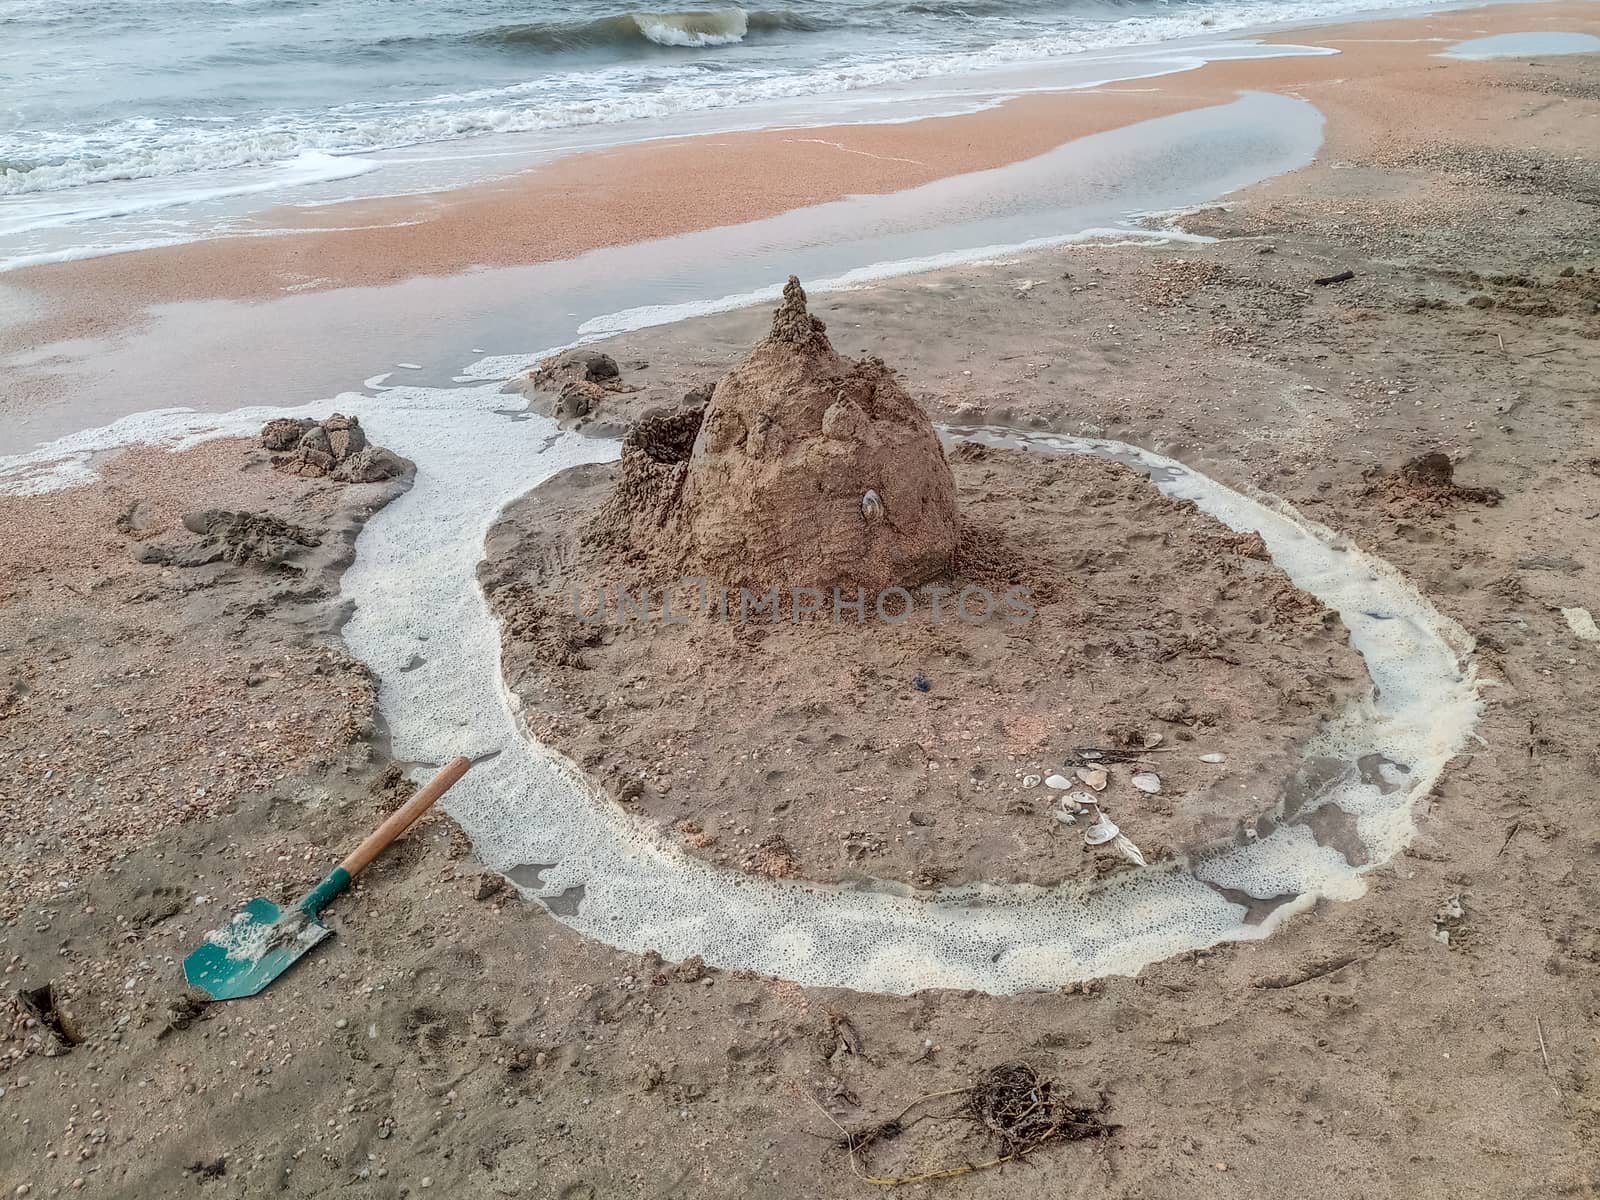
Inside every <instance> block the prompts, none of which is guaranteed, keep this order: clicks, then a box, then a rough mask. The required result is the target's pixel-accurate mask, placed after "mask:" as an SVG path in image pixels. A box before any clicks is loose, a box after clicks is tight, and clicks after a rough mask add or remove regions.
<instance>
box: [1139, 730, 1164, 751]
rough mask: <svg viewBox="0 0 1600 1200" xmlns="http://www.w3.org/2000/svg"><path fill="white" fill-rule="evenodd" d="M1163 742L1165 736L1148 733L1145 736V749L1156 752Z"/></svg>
mask: <svg viewBox="0 0 1600 1200" xmlns="http://www.w3.org/2000/svg"><path fill="white" fill-rule="evenodd" d="M1162 741H1163V735H1162V734H1159V733H1147V734H1145V735H1144V748H1145V749H1146V750H1154V749H1155V748H1156V747H1157V746H1159V745H1161V743H1162Z"/></svg>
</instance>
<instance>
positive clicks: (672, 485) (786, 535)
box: [593, 276, 957, 592]
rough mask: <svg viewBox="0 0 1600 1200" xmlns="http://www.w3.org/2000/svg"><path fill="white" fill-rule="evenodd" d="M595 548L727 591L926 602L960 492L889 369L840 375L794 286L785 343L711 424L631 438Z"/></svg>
mask: <svg viewBox="0 0 1600 1200" xmlns="http://www.w3.org/2000/svg"><path fill="white" fill-rule="evenodd" d="M593 532H594V534H595V536H596V538H597V540H599V541H602V542H604V543H607V544H610V545H613V546H617V547H619V548H624V547H625V548H626V549H627V550H629V551H631V552H633V553H634V554H636V555H638V556H641V557H643V558H646V559H649V560H653V561H655V562H658V563H665V564H672V565H674V566H676V567H679V568H682V569H685V570H693V571H695V572H697V573H698V574H701V575H704V576H705V577H706V578H708V579H710V580H712V581H713V582H714V583H716V584H718V585H721V586H728V587H751V588H755V587H771V586H781V587H787V588H807V587H817V588H829V587H843V588H855V587H861V588H864V589H866V590H867V591H869V592H871V591H875V590H881V589H883V588H887V587H892V586H903V587H914V586H916V585H917V584H920V583H924V582H926V581H928V580H929V579H932V578H934V577H936V576H939V575H941V574H943V573H945V572H946V571H948V570H949V568H950V566H951V564H952V562H953V560H954V557H955V553H956V543H957V528H956V506H955V482H954V480H953V478H952V476H951V474H950V467H949V465H948V464H947V463H946V461H945V456H944V451H943V450H942V448H941V447H940V445H939V439H938V437H937V436H936V435H935V433H934V431H933V425H932V423H931V422H930V421H929V419H928V416H927V414H926V413H925V412H923V410H922V409H921V408H920V407H919V406H918V405H917V404H916V402H915V401H913V400H912V399H911V397H910V396H908V395H907V394H906V392H905V390H904V389H903V388H902V387H901V386H900V384H899V383H898V382H897V381H896V380H895V378H894V375H893V374H892V372H891V371H890V370H889V368H887V367H886V366H884V364H883V363H882V362H881V361H879V360H877V359H873V358H865V359H861V360H859V361H857V362H850V361H848V360H845V359H841V358H840V357H839V356H838V355H837V354H836V353H835V352H834V349H833V346H832V345H831V344H830V343H829V341H828V338H827V335H826V332H825V327H824V325H823V323H822V322H821V321H820V320H818V319H816V318H815V317H812V316H811V315H810V314H809V313H808V312H807V311H806V294H805V291H804V290H803V289H802V288H801V286H800V281H799V280H798V279H795V278H794V277H792V276H791V277H790V279H789V283H788V286H787V287H785V288H784V292H783V303H782V305H780V306H779V308H778V310H777V312H776V313H775V314H774V316H773V321H772V331H771V333H770V334H768V336H767V337H766V338H765V339H764V340H763V341H762V342H761V343H760V344H758V345H757V346H756V348H755V349H754V351H752V353H751V355H750V357H749V358H748V359H747V360H746V361H745V362H744V363H742V364H741V365H739V366H738V367H735V368H734V369H733V370H732V371H730V372H729V373H728V374H727V375H726V376H725V377H724V378H723V379H722V381H721V382H720V383H718V384H717V387H716V390H715V391H714V392H713V393H712V396H711V399H710V402H709V403H708V404H707V405H706V407H705V409H704V411H703V412H701V411H698V410H695V409H693V408H689V409H680V410H677V411H663V410H656V411H652V412H651V413H649V414H647V415H646V417H645V418H644V419H643V420H642V421H641V422H640V423H639V424H638V425H636V426H635V428H634V429H633V430H631V431H630V433H629V436H628V438H627V440H626V441H625V443H624V453H623V461H622V477H621V480H620V482H619V485H618V488H617V491H616V493H615V494H614V496H613V497H612V500H611V501H610V502H609V503H608V504H607V505H606V507H605V509H604V511H603V513H602V514H601V517H600V519H599V521H598V522H597V523H596V526H595V529H594V531H593Z"/></svg>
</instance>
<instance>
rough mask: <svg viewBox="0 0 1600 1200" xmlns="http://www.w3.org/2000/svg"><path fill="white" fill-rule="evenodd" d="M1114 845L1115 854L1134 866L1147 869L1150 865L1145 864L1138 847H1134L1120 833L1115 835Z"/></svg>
mask: <svg viewBox="0 0 1600 1200" xmlns="http://www.w3.org/2000/svg"><path fill="white" fill-rule="evenodd" d="M1116 845H1117V853H1119V854H1121V855H1122V857H1123V858H1125V859H1127V860H1128V861H1129V862H1131V863H1132V864H1133V865H1134V866H1136V867H1148V866H1149V865H1150V864H1149V863H1147V862H1145V860H1144V855H1143V854H1142V853H1140V851H1139V847H1137V846H1135V845H1134V844H1133V843H1132V842H1130V841H1129V840H1128V839H1127V838H1125V837H1123V836H1122V835H1121V834H1120V833H1119V834H1118V835H1117V842H1116Z"/></svg>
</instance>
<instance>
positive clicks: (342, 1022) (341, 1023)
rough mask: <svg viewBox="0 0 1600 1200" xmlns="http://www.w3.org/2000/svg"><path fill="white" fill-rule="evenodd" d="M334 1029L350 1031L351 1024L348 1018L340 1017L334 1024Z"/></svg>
mask: <svg viewBox="0 0 1600 1200" xmlns="http://www.w3.org/2000/svg"><path fill="white" fill-rule="evenodd" d="M333 1027H334V1028H335V1029H348V1028H350V1022H349V1021H348V1020H347V1019H346V1018H344V1017H340V1018H339V1019H338V1020H337V1021H335V1022H334V1023H333Z"/></svg>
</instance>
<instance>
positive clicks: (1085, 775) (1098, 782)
mask: <svg viewBox="0 0 1600 1200" xmlns="http://www.w3.org/2000/svg"><path fill="white" fill-rule="evenodd" d="M1074 774H1075V775H1077V777H1078V778H1079V779H1080V780H1082V782H1083V784H1084V786H1085V787H1092V788H1093V789H1094V790H1095V791H1097V792H1103V791H1105V790H1106V779H1107V776H1106V769H1105V768H1104V767H1079V768H1078V769H1077V770H1076V771H1075V772H1074ZM1063 786H1066V785H1063Z"/></svg>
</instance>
